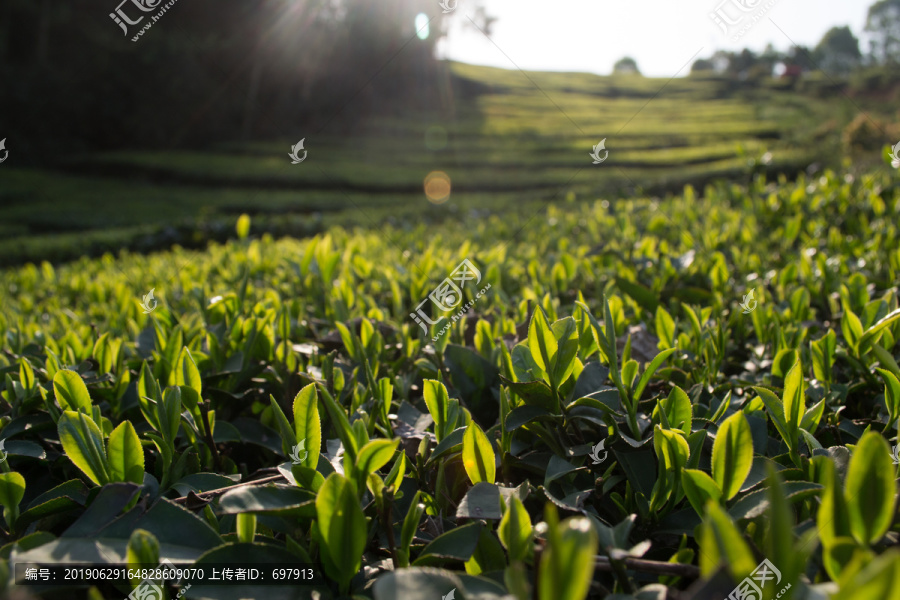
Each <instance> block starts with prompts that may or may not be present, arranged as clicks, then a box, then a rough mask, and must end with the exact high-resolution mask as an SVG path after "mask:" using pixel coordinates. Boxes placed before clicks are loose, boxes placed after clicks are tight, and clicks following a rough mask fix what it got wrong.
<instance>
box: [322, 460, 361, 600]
mask: <svg viewBox="0 0 900 600" xmlns="http://www.w3.org/2000/svg"><path fill="white" fill-rule="evenodd" d="M316 515H317V516H318V527H319V532H320V533H321V535H322V539H323V542H324V545H325V549H326V550H327V552H328V555H329V557H330V558H331V560H332V561H333V563H334V565H335V566H336V567H337V569H338V573H337V574H336V575H337V578H338V580H339V583H340V587H341V590H342V591H343V593H346V592H347V591H348V590H349V587H350V579H352V578H353V576H354V575H355V574H356V572H357V571H359V568H360V566H361V564H362V553H363V550H365V547H366V531H367V526H366V517H365V515H364V514H363V511H362V508H360V506H359V501H358V500H357V498H356V490H355V486H354V485H353V484H352V483H351V482H350V480H349V479H347V478H346V477H344V476H343V475H340V474H338V473H332V474H331V475H329V476H328V479H326V480H325V483H324V484H323V485H322V487H321V488H320V489H319V494H318V496H317V497H316Z"/></svg>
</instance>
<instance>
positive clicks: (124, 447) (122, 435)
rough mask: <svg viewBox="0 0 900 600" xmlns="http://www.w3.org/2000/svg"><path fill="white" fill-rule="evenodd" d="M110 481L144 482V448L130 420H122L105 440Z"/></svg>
mask: <svg viewBox="0 0 900 600" xmlns="http://www.w3.org/2000/svg"><path fill="white" fill-rule="evenodd" d="M107 447H108V450H107V456H108V457H109V476H110V480H111V481H131V482H133V483H137V484H139V485H141V484H143V483H144V448H143V447H142V446H141V440H140V438H138V434H137V432H136V431H135V430H134V426H133V425H132V424H131V422H130V421H122V422H121V423H120V424H119V426H118V427H116V428H115V429H113V431H112V433H110V434H109V441H108V442H107Z"/></svg>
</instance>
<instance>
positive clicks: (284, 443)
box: [269, 394, 297, 456]
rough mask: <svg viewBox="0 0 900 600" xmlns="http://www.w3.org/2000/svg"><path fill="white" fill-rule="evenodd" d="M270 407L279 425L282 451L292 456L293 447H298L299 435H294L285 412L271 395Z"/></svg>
mask: <svg viewBox="0 0 900 600" xmlns="http://www.w3.org/2000/svg"><path fill="white" fill-rule="evenodd" d="M269 406H271V407H272V416H273V417H274V418H275V424H276V425H278V430H279V432H280V433H281V451H282V452H283V453H284V455H285V456H290V455H291V451H292V449H293V447H294V446H296V445H297V437H296V435H297V434H296V433H294V428H293V427H291V423H290V421H288V419H287V417H286V416H285V414H284V411H283V410H281V407H280V406H279V405H278V402H277V401H276V400H275V397H274V396H273V395H272V394H269Z"/></svg>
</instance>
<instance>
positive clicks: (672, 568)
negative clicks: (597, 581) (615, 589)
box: [594, 556, 700, 578]
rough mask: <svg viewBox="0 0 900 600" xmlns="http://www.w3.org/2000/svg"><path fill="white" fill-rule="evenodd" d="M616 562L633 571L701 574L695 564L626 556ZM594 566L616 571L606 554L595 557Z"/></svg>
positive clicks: (681, 574) (682, 574) (603, 569)
mask: <svg viewBox="0 0 900 600" xmlns="http://www.w3.org/2000/svg"><path fill="white" fill-rule="evenodd" d="M615 562H618V563H622V564H624V566H625V568H627V569H630V570H632V571H643V572H645V573H656V574H659V575H678V576H681V577H693V578H697V577H699V576H700V569H699V568H698V567H695V566H694V565H684V564H681V563H670V562H660V561H658V560H647V559H644V558H624V559H622V560H619V561H615ZM594 566H595V567H596V568H597V569H600V570H601V571H615V566H614V564H613V563H612V562H611V561H610V560H609V559H608V558H607V557H605V556H598V557H596V558H595V559H594Z"/></svg>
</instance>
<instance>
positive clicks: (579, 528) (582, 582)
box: [538, 508, 598, 600]
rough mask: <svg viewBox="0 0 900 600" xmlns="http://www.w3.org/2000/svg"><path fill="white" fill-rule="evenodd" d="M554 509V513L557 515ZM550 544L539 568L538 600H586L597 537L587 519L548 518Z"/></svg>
mask: <svg viewBox="0 0 900 600" xmlns="http://www.w3.org/2000/svg"><path fill="white" fill-rule="evenodd" d="M555 512H556V511H555V508H554V509H553V513H554V515H555ZM546 520H547V525H548V527H549V531H548V534H549V537H548V544H547V546H546V547H545V548H544V551H543V553H542V555H541V564H540V566H539V568H538V570H539V575H538V598H539V599H540V600H558V599H559V598H586V597H587V593H588V590H589V589H590V585H591V580H592V579H593V576H594V555H595V554H596V552H597V545H598V541H597V533H596V531H594V528H593V526H592V525H591V522H590V521H589V520H588V519H587V518H585V517H573V518H570V519H566V520H565V521H563V522H562V523H559V524H557V523H556V522H555V521H556V519H555V518H552V517H550V518H547V519H546Z"/></svg>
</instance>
